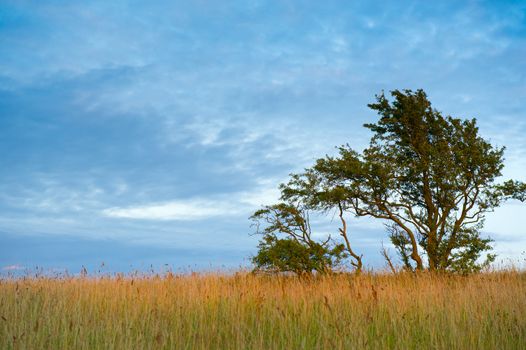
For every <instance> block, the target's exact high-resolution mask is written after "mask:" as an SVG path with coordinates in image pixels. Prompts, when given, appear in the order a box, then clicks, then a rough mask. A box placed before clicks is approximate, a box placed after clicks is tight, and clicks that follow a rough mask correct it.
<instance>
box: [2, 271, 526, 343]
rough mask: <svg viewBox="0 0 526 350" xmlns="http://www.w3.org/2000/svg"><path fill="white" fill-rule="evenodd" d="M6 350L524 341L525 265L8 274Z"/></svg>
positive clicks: (4, 323) (4, 297)
mask: <svg viewBox="0 0 526 350" xmlns="http://www.w3.org/2000/svg"><path fill="white" fill-rule="evenodd" d="M0 317H1V319H0V348H1V349H364V348H371V349H526V273H523V272H494V273H484V274H478V275H472V276H467V277H465V276H452V275H442V276H441V275H430V274H425V273H424V274H419V275H413V274H409V273H407V274H404V273H402V274H397V275H392V274H363V275H361V276H353V275H347V274H341V275H336V276H330V277H319V278H311V279H299V278H296V277H285V276H282V277H276V276H273V277H271V276H255V275H252V274H250V273H237V274H232V275H221V274H193V275H180V276H179V275H172V274H168V275H166V276H163V277H159V276H150V277H148V276H143V277H137V276H135V277H132V276H130V277H92V278H90V277H82V278H81V277H75V278H71V277H68V278H44V277H39V278H22V279H20V278H19V279H5V278H4V279H2V280H0Z"/></svg>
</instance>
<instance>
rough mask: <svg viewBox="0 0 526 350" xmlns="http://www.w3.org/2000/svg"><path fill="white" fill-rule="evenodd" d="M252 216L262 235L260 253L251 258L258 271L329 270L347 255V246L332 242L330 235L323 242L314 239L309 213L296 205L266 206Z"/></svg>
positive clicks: (305, 271) (302, 273) (325, 271)
mask: <svg viewBox="0 0 526 350" xmlns="http://www.w3.org/2000/svg"><path fill="white" fill-rule="evenodd" d="M251 219H252V220H253V221H254V223H255V226H256V227H257V229H256V233H258V234H261V235H263V238H262V240H261V241H260V243H259V246H258V253H257V255H256V256H254V257H253V258H252V262H253V263H254V265H255V267H256V270H257V271H267V272H294V273H296V274H298V275H305V274H311V273H312V272H314V271H316V272H318V273H328V272H331V271H332V270H333V269H334V268H335V267H337V266H338V265H339V264H340V262H341V260H342V259H344V258H345V257H346V254H345V252H344V246H343V245H341V244H335V243H334V242H331V238H330V237H328V238H327V240H325V241H324V242H316V241H314V240H313V239H312V235H311V228H310V223H309V218H308V215H307V213H306V211H305V210H302V209H300V208H299V207H297V206H295V205H292V204H287V203H279V204H276V205H272V206H266V207H264V208H263V209H260V210H258V211H256V212H255V213H254V215H253V216H252V217H251ZM262 224H263V225H264V227H262V226H261V225H262ZM280 237H283V238H280Z"/></svg>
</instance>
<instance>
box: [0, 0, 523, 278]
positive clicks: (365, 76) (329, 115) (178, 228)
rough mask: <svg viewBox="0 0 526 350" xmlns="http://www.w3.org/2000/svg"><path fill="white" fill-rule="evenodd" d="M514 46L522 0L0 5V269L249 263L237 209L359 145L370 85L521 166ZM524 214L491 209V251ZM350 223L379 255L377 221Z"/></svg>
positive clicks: (504, 248)
mask: <svg viewBox="0 0 526 350" xmlns="http://www.w3.org/2000/svg"><path fill="white" fill-rule="evenodd" d="M525 58H526V2H525V1H494V2H491V1H466V2H459V1H440V2H424V1H421V2H418V1H412V2H411V1H404V2H399V1H396V2H395V1H385V2H371V1H362V2H354V1H353V2H351V1H269V2H267V1H205V0H200V1H197V0H196V1H188V2H180V1H167V2H163V1H159V2H135V1H129V2H126V1H90V2H80V1H79V2H74V1H34V2H31V1H2V2H0V151H1V153H2V157H1V158H0V162H1V163H0V268H2V269H3V271H4V272H5V271H14V270H16V269H25V268H34V266H37V265H38V266H43V267H45V268H46V269H58V270H60V269H68V270H70V271H72V272H75V271H78V270H79V269H80V267H81V266H82V265H85V266H87V267H89V268H91V269H94V268H95V267H96V266H98V265H100V264H101V263H102V262H104V263H105V265H106V266H108V267H107V268H108V269H110V270H113V271H129V270H130V269H134V268H139V269H143V268H144V267H145V266H146V267H147V266H150V265H152V264H153V265H154V266H156V267H159V266H165V265H164V264H169V266H172V267H173V268H174V269H181V268H193V269H200V268H231V267H236V266H240V265H246V264H247V257H248V256H250V254H252V253H254V252H255V247H256V244H257V238H256V237H252V236H249V233H250V232H252V229H251V228H250V222H249V220H248V216H249V215H250V213H251V212H252V211H253V210H254V209H257V208H258V207H259V206H260V205H263V204H272V203H273V202H274V201H275V200H276V198H277V196H278V192H277V190H276V188H277V185H278V184H279V183H280V182H282V181H284V180H286V179H287V174H289V173H291V172H297V171H300V170H301V169H303V168H304V167H306V166H309V165H310V164H312V162H313V161H314V160H315V159H316V158H319V157H322V156H323V155H325V154H327V153H333V152H334V146H336V145H340V144H343V143H349V144H350V145H351V146H353V147H355V148H357V149H361V148H363V147H364V146H365V145H366V143H367V141H368V139H369V137H370V134H368V133H367V131H366V129H364V128H363V127H362V124H363V123H365V122H370V121H373V120H375V118H376V116H375V114H374V113H372V111H370V110H368V109H367V107H366V105H367V103H370V102H372V101H373V99H374V95H375V94H376V93H379V92H380V91H382V90H385V91H389V90H392V89H403V88H411V89H417V88H423V89H424V90H425V91H426V92H427V93H428V95H429V97H430V99H431V101H432V102H433V104H434V106H435V107H436V108H437V109H439V110H441V111H443V112H444V113H446V114H451V115H453V116H456V117H463V118H471V117H476V118H477V119H478V120H479V123H480V128H481V133H482V135H483V136H485V137H486V138H489V139H490V140H491V141H492V142H493V143H494V144H495V145H499V146H500V145H505V146H506V147H507V151H506V169H505V171H504V175H505V177H506V178H509V177H511V178H515V179H518V180H523V181H525V180H526V175H525V170H526V138H525V137H524V135H525V134H526V115H525V114H524V101H526V60H525ZM524 217H526V206H525V205H523V204H520V203H518V202H509V203H508V204H506V205H505V206H503V207H502V208H500V209H498V210H497V212H495V213H494V214H491V215H489V216H488V220H487V225H486V228H485V232H486V233H487V234H489V235H491V236H492V237H493V238H494V239H495V240H496V250H497V253H499V255H500V257H501V259H512V260H514V261H519V260H520V259H522V260H524V253H523V251H524V250H526V230H525V229H524V227H525V225H524V220H523V218H524ZM330 219H331V218H330V217H329V218H327V220H324V221H320V222H319V223H318V225H319V227H320V229H321V230H322V232H330V231H331V230H336V225H337V223H336V222H332V223H331V220H330ZM351 221H352V224H351V229H352V231H351V235H352V240H353V242H354V244H355V246H356V250H358V251H361V252H362V253H364V254H365V263H366V264H368V265H369V266H382V261H381V259H380V257H379V254H378V251H379V249H380V242H381V241H382V240H383V241H384V242H387V239H386V235H385V233H384V231H383V228H382V224H381V223H377V222H375V221H370V220H363V219H361V220H351Z"/></svg>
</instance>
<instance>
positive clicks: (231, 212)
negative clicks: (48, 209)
mask: <svg viewBox="0 0 526 350" xmlns="http://www.w3.org/2000/svg"><path fill="white" fill-rule="evenodd" d="M278 198H279V192H278V191H277V189H276V188H268V189H263V190H261V189H260V190H259V191H254V192H239V193H231V194H229V195H223V196H216V197H212V198H190V199H186V200H173V201H169V202H165V203H153V204H144V205H138V206H131V207H114V208H107V209H104V210H103V211H102V214H103V215H105V216H108V217H112V218H121V219H122V218H126V219H143V220H162V221H164V220H175V221H194V220H203V219H209V218H214V217H223V218H225V217H229V216H243V217H247V216H248V215H249V214H250V213H251V211H253V210H254V209H256V208H258V207H260V206H263V205H267V204H272V203H274V202H275V201H277V200H278Z"/></svg>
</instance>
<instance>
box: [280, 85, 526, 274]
mask: <svg viewBox="0 0 526 350" xmlns="http://www.w3.org/2000/svg"><path fill="white" fill-rule="evenodd" d="M391 95H392V97H393V99H392V100H389V99H388V98H387V97H386V96H385V95H384V94H383V93H382V94H381V95H379V96H377V97H376V102H375V103H373V104H370V105H369V107H370V108H371V109H372V110H374V111H376V112H377V113H378V114H379V117H380V118H379V120H378V122H377V123H371V124H366V125H365V127H366V128H367V129H369V130H370V131H372V133H373V136H372V138H371V140H370V144H369V146H368V147H367V148H366V149H365V150H363V152H362V153H359V152H357V151H355V150H353V149H352V148H351V147H350V146H349V145H344V146H341V147H339V148H338V151H339V154H338V155H337V156H334V157H330V156H326V157H325V158H322V159H318V160H317V161H316V163H315V165H314V166H313V167H311V168H308V169H306V170H305V172H304V173H301V174H296V175H292V176H291V180H290V181H289V182H288V183H287V184H284V185H282V186H281V190H282V199H283V200H285V201H289V202H301V203H304V205H305V207H306V208H308V209H309V210H320V211H324V212H327V211H331V210H332V211H336V212H337V213H339V216H340V218H341V219H342V223H343V227H344V229H345V227H346V224H345V221H344V214H345V213H347V215H354V216H357V217H372V218H377V219H382V220H384V222H385V223H386V226H387V228H388V232H389V234H390V237H391V241H392V243H393V245H394V246H395V247H396V249H397V251H398V253H399V255H400V257H401V259H402V261H403V262H404V264H405V265H406V267H408V268H411V269H417V270H422V269H425V268H428V269H429V270H433V271H434V270H442V271H444V270H449V271H461V272H472V271H478V270H480V269H481V268H482V267H483V266H485V265H486V264H488V263H489V262H491V261H492V260H493V259H494V255H492V254H487V255H486V256H485V259H486V260H485V261H481V257H482V255H483V254H484V253H485V252H487V251H489V250H491V245H490V243H491V240H490V239H489V238H484V237H482V235H481V229H482V227H483V224H484V218H485V215H486V214H487V213H488V212H491V211H493V210H494V209H495V208H496V207H498V206H499V205H501V203H502V202H503V201H505V200H507V199H510V198H514V199H518V200H521V201H524V200H525V199H526V184H524V183H521V182H518V181H513V180H508V181H506V182H501V183H498V182H497V180H498V179H499V178H500V177H501V175H502V169H503V167H504V163H503V162H504V157H503V153H504V147H500V148H499V147H495V146H493V145H491V144H490V143H489V142H488V141H487V140H485V139H483V138H482V137H481V136H480V135H479V129H478V127H477V123H476V120H475V119H470V120H462V119H458V118H453V117H451V116H444V115H443V114H442V113H441V112H439V111H437V110H436V109H434V108H433V107H432V106H431V103H430V101H429V100H428V99H427V96H426V94H425V93H424V91H422V90H418V91H416V92H413V91H411V90H404V91H398V90H395V91H392V92H391ZM345 237H346V235H345ZM345 237H344V238H345ZM345 241H346V243H348V240H345ZM347 249H348V251H349V253H350V256H351V257H352V256H357V255H356V254H353V251H352V249H351V248H350V244H348V246H347ZM360 262H361V259H360Z"/></svg>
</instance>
